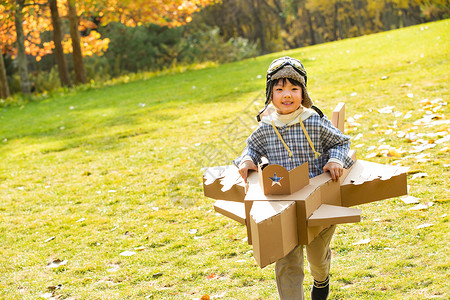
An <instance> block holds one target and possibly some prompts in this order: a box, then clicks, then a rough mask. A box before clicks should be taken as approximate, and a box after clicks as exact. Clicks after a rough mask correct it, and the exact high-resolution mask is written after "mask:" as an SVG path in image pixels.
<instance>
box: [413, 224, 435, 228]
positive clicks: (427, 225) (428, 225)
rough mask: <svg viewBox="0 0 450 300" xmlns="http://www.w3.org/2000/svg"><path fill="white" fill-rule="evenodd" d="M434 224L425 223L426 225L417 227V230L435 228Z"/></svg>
mask: <svg viewBox="0 0 450 300" xmlns="http://www.w3.org/2000/svg"><path fill="white" fill-rule="evenodd" d="M433 225H434V224H433V223H425V224H421V225H419V226H416V229H422V228H426V227H430V226H433Z"/></svg>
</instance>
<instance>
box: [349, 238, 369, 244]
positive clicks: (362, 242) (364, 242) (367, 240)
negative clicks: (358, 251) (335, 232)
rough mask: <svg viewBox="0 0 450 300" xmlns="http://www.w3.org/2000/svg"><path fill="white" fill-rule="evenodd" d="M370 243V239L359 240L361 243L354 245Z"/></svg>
mask: <svg viewBox="0 0 450 300" xmlns="http://www.w3.org/2000/svg"><path fill="white" fill-rule="evenodd" d="M368 243H370V238H368V239H363V240H359V241H357V242H355V243H353V245H364V244H368Z"/></svg>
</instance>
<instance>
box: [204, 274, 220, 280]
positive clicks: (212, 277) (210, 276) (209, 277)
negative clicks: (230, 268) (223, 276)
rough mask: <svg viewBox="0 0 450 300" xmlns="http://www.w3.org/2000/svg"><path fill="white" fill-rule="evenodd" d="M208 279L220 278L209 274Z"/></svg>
mask: <svg viewBox="0 0 450 300" xmlns="http://www.w3.org/2000/svg"><path fill="white" fill-rule="evenodd" d="M206 278H208V279H217V278H219V276H217V275H216V274H215V273H212V274H209V275H208V276H206Z"/></svg>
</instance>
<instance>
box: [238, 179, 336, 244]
mask: <svg viewBox="0 0 450 300" xmlns="http://www.w3.org/2000/svg"><path fill="white" fill-rule="evenodd" d="M306 172H307V171H306ZM248 181H249V188H248V191H247V195H246V197H245V199H244V203H245V211H246V219H247V234H248V241H249V244H253V245H254V246H255V244H254V241H253V238H252V235H253V233H252V231H251V227H250V226H249V220H250V210H251V209H252V205H254V203H256V202H261V201H295V202H296V204H297V224H296V225H297V233H298V241H299V243H300V244H306V245H307V244H309V243H310V242H311V241H312V240H313V239H314V237H315V236H317V234H318V233H319V232H320V231H318V232H317V228H314V229H311V230H309V229H308V226H307V219H308V218H309V217H310V216H311V215H312V214H313V212H314V211H315V210H316V209H317V208H319V207H320V205H322V203H325V204H330V205H339V206H340V205H341V198H340V197H341V195H340V184H339V181H333V180H332V179H331V176H330V174H329V173H324V174H321V175H319V176H316V177H314V178H311V179H310V183H309V184H308V185H306V186H305V187H304V188H303V189H301V190H299V191H297V192H295V193H292V194H290V195H264V193H263V191H262V189H261V187H260V186H259V184H256V182H255V176H249V178H248Z"/></svg>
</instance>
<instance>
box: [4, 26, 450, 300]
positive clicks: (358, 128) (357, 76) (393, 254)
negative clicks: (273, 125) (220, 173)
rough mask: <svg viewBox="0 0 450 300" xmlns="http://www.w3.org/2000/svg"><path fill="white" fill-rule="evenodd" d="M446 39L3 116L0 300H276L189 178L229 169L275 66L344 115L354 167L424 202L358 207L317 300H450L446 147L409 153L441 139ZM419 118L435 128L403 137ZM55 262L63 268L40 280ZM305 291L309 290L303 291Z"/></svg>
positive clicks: (164, 80)
mask: <svg viewBox="0 0 450 300" xmlns="http://www.w3.org/2000/svg"><path fill="white" fill-rule="evenodd" d="M449 27H450V26H449V21H448V20H445V21H441V22H437V23H431V24H424V25H421V26H415V27H409V28H405V29H401V30H396V31H391V32H386V33H381V34H375V35H370V36H364V37H360V38H354V39H349V40H343V41H339V42H334V43H328V44H322V45H317V46H313V47H307V48H301V49H297V50H292V51H287V52H284V53H276V54H271V55H266V56H262V57H258V58H255V59H250V60H246V61H242V62H237V63H232V64H226V65H222V66H208V67H205V68H204V69H200V70H190V71H189V70H188V71H186V72H182V73H179V74H167V75H160V76H155V77H152V78H149V79H147V80H136V81H130V82H128V83H122V84H121V83H117V84H115V85H110V86H105V87H103V88H99V89H91V90H87V91H81V90H79V91H69V92H66V93H65V94H64V95H60V96H53V97H51V98H48V99H47V100H44V101H41V102H39V103H37V102H33V103H28V104H25V105H23V106H20V107H19V106H17V107H6V108H1V109H0V161H1V164H0V241H1V242H0V270H1V273H2V275H1V277H0V278H1V279H0V298H2V299H39V298H40V297H41V295H43V294H45V293H53V295H54V296H55V297H61V298H62V299H195V298H197V299H198V298H200V297H202V295H211V296H216V297H217V298H220V299H276V298H277V292H276V284H275V279H274V272H273V265H271V266H268V267H266V268H264V269H260V268H259V267H258V266H257V265H256V263H255V261H254V259H253V257H252V253H251V249H252V248H251V246H249V245H247V243H246V242H245V240H244V238H245V237H246V230H245V228H244V227H243V226H241V225H239V224H238V223H236V222H234V221H232V220H230V219H227V218H225V217H223V216H220V215H216V214H215V213H214V210H213V202H214V201H213V200H212V199H207V198H205V197H204V196H203V194H202V185H201V175H202V170H201V168H202V167H207V166H213V165H220V164H229V163H230V161H231V160H232V159H233V158H234V157H235V156H236V155H238V152H239V150H240V149H242V147H243V145H244V140H245V137H246V136H248V134H249V133H250V132H251V130H252V127H253V126H255V125H256V123H255V122H254V121H253V119H252V118H253V117H254V115H255V114H256V112H257V110H258V109H260V108H261V107H262V104H263V90H264V75H265V70H266V68H267V66H268V64H269V63H270V61H271V60H272V59H274V58H276V57H278V56H281V55H285V54H286V55H291V56H294V57H297V58H300V59H301V60H302V61H303V62H304V64H305V66H306V68H307V71H308V75H309V78H308V87H309V92H310V95H311V97H312V98H313V99H314V101H315V104H316V105H317V106H319V107H321V108H322V109H323V111H324V112H325V113H326V114H327V115H330V112H331V111H332V109H333V108H334V107H335V106H336V104H337V103H338V102H342V101H343V102H345V103H346V105H347V126H346V132H347V133H348V134H349V135H351V136H352V137H353V141H352V144H353V147H354V148H355V147H357V148H356V149H357V151H358V157H359V158H361V159H367V160H371V161H375V162H380V163H390V164H399V165H404V166H408V167H410V170H411V171H410V175H409V176H408V180H409V185H410V195H412V196H415V197H417V198H419V199H420V200H419V201H420V202H421V203H424V204H425V203H429V202H431V203H433V205H432V206H430V207H429V208H427V209H424V210H419V211H415V210H410V208H411V207H413V205H407V204H404V203H403V202H402V201H401V200H400V199H399V198H394V199H389V200H385V201H380V202H375V203H371V204H367V205H363V206H361V208H362V209H363V220H362V222H360V223H358V224H345V225H339V226H338V230H337V233H336V234H335V237H334V238H333V241H332V250H333V254H334V258H333V262H332V271H331V272H332V273H331V276H332V289H331V297H330V299H402V300H403V299H448V297H449V294H448V290H449V288H450V287H449V278H448V272H449V254H448V253H449V247H448V241H449V229H448V228H449V223H448V220H449V217H448V212H449V203H448V199H449V194H448V193H449V179H448V178H449V173H448V171H449V164H450V160H449V155H448V153H449V152H448V151H449V148H448V141H446V142H444V143H438V144H436V146H435V147H433V148H430V149H427V150H424V151H422V152H419V153H410V152H411V150H413V149H415V148H414V147H416V146H418V145H424V144H433V143H434V142H435V141H443V140H442V139H443V138H445V137H448V135H449V126H448V116H449V107H448V105H447V103H448V101H449V85H448V82H449V78H448V74H449V57H450V48H449V45H450V43H449V33H450V28H449ZM424 99H428V101H423V100H424ZM436 99H437V100H436ZM439 99H440V100H439ZM388 106H393V108H392V112H390V113H380V112H379V111H378V110H381V111H383V110H382V109H383V108H386V107H388ZM385 110H386V111H388V110H387V109H385ZM433 110H434V111H433ZM427 111H430V112H432V113H433V118H432V121H431V122H428V123H423V124H417V125H415V124H414V122H416V121H418V120H420V119H421V118H422V117H423V116H424V115H425V114H427ZM407 115H410V117H409V118H405V116H407ZM350 117H351V118H352V119H353V120H352V119H350ZM357 123H358V124H357ZM413 134H416V137H414V136H413ZM402 135H406V137H409V138H410V140H408V139H407V138H406V137H403V136H402ZM398 136H400V137H398ZM381 139H384V140H381ZM380 145H384V146H382V147H379V146H380ZM371 146H375V147H376V148H375V149H373V147H372V148H371ZM393 149H396V150H395V151H393ZM389 151H391V152H390V154H391V156H388V155H386V153H387V152H389ZM397 153H398V155H397ZM418 155H420V156H419V157H418ZM417 173H427V174H428V176H427V177H423V178H413V175H414V174H417ZM426 223H429V224H433V225H432V226H429V227H425V228H417V226H419V225H421V224H426ZM52 237H54V238H53V239H52V240H48V239H50V238H52ZM365 238H370V239H371V241H370V243H368V244H363V245H354V243H355V242H357V241H359V240H361V239H365ZM135 249H136V250H135ZM124 251H134V252H135V253H136V254H135V255H132V256H121V255H120V253H122V252H124ZM55 259H60V260H67V264H65V265H61V266H59V267H57V268H49V267H48V266H47V264H48V263H49V262H51V261H53V260H55ZM311 282H312V279H311V276H309V275H308V276H306V279H305V289H306V292H307V293H308V292H309V286H310V285H311ZM307 299H309V296H307Z"/></svg>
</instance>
